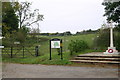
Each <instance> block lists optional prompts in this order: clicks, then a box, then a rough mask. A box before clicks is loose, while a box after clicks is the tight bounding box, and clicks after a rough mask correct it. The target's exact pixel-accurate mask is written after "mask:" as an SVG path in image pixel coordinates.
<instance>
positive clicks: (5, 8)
mask: <svg viewBox="0 0 120 80" xmlns="http://www.w3.org/2000/svg"><path fill="white" fill-rule="evenodd" d="M2 23H3V24H2V33H3V36H7V37H9V36H8V35H9V34H11V33H12V32H14V31H17V30H18V17H17V15H16V14H15V10H14V8H13V6H12V3H11V2H3V3H2Z"/></svg>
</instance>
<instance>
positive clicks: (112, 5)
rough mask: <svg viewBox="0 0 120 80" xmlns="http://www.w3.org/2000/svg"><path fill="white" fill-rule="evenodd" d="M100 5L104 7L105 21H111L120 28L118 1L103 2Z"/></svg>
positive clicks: (119, 2)
mask: <svg viewBox="0 0 120 80" xmlns="http://www.w3.org/2000/svg"><path fill="white" fill-rule="evenodd" d="M102 5H104V6H105V8H104V9H105V14H104V16H107V20H108V21H110V20H113V21H114V22H115V23H117V24H118V26H119V27H120V1H118V2H103V3H102Z"/></svg>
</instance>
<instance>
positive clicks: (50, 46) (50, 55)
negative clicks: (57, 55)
mask: <svg viewBox="0 0 120 80" xmlns="http://www.w3.org/2000/svg"><path fill="white" fill-rule="evenodd" d="M50 60H52V57H51V40H50Z"/></svg>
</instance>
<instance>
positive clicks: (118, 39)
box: [114, 32, 120, 52]
mask: <svg viewBox="0 0 120 80" xmlns="http://www.w3.org/2000/svg"><path fill="white" fill-rule="evenodd" d="M114 45H115V47H116V48H117V50H118V51H119V52H120V32H117V33H116V34H115V40H114Z"/></svg>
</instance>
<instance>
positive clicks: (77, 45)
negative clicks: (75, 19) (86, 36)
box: [68, 40, 88, 55]
mask: <svg viewBox="0 0 120 80" xmlns="http://www.w3.org/2000/svg"><path fill="white" fill-rule="evenodd" d="M87 48H88V45H87V43H86V42H85V41H83V40H75V41H73V40H71V42H70V44H69V45H68V49H69V50H70V53H71V55H72V53H73V52H76V53H77V52H81V51H84V50H85V49H87Z"/></svg>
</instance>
